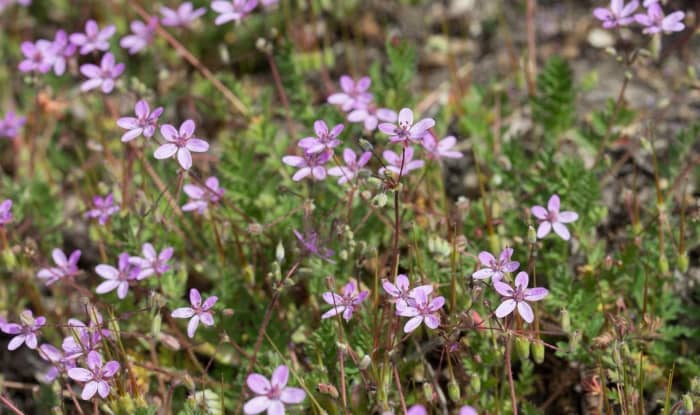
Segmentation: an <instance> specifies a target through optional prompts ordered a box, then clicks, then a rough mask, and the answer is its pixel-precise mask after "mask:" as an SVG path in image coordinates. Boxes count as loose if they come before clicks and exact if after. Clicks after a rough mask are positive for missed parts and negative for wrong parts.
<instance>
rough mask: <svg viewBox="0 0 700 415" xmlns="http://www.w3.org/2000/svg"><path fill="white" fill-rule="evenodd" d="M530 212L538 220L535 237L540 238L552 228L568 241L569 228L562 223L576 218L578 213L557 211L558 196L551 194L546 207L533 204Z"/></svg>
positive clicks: (569, 235) (569, 236)
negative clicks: (538, 224)
mask: <svg viewBox="0 0 700 415" xmlns="http://www.w3.org/2000/svg"><path fill="white" fill-rule="evenodd" d="M532 214H533V215H535V217H536V218H537V219H538V220H539V222H540V226H539V227H538V228H537V237H538V238H540V239H542V238H544V237H545V236H547V234H549V231H551V230H552V228H554V232H556V233H557V235H559V236H560V237H561V239H563V240H565V241H568V240H569V238H571V234H570V233H569V230H568V229H567V228H566V226H565V225H564V224H565V223H571V222H574V221H575V220H577V219H578V213H576V212H572V211H564V212H559V196H557V195H552V197H551V198H549V202H547V209H545V208H543V207H542V206H533V207H532Z"/></svg>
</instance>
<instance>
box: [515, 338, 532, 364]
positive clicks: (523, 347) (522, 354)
mask: <svg viewBox="0 0 700 415" xmlns="http://www.w3.org/2000/svg"><path fill="white" fill-rule="evenodd" d="M515 351H516V352H518V357H519V358H520V360H522V361H525V360H528V359H529V358H530V341H529V340H528V339H526V338H524V337H516V338H515Z"/></svg>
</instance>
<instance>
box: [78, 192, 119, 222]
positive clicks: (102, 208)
mask: <svg viewBox="0 0 700 415" xmlns="http://www.w3.org/2000/svg"><path fill="white" fill-rule="evenodd" d="M92 204H93V206H94V208H93V209H90V210H88V211H87V212H86V213H85V217H87V218H98V223H99V224H100V225H104V224H105V223H107V221H108V220H109V217H110V216H112V215H114V214H115V213H117V212H119V205H115V204H114V197H113V196H112V193H108V194H107V196H105V197H102V196H95V197H93V198H92Z"/></svg>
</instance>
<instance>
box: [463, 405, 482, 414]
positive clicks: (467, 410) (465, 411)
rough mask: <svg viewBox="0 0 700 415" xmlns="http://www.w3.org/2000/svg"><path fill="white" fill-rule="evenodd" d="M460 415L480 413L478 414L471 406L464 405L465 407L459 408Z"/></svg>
mask: <svg viewBox="0 0 700 415" xmlns="http://www.w3.org/2000/svg"><path fill="white" fill-rule="evenodd" d="M459 415H479V413H478V412H476V409H474V408H472V407H471V406H469V405H464V406H463V407H461V408H459Z"/></svg>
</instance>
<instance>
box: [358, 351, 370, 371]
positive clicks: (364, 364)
mask: <svg viewBox="0 0 700 415" xmlns="http://www.w3.org/2000/svg"><path fill="white" fill-rule="evenodd" d="M371 364H372V358H371V357H370V356H369V355H368V354H366V355H364V356H362V359H360V364H359V367H360V370H367V368H368V367H369V366H370V365H371Z"/></svg>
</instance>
